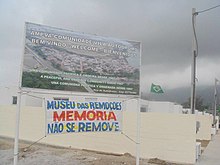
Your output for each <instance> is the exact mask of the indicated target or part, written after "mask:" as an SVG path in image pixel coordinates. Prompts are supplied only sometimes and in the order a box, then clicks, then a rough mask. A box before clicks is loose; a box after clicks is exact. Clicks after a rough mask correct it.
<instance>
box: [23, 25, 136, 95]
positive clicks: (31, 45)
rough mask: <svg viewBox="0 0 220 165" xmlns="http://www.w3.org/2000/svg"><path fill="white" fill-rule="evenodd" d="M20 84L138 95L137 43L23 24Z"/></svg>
mask: <svg viewBox="0 0 220 165" xmlns="http://www.w3.org/2000/svg"><path fill="white" fill-rule="evenodd" d="M23 59H24V60H23V68H22V82H21V87H26V88H37V89H48V90H64V91H75V92H88V93H105V94H120V95H139V86H140V85H139V84H140V42H136V41H126V40H120V39H115V38H111V37H102V36H96V35H90V34H84V33H79V32H73V31H70V30H64V29H59V28H54V27H49V26H44V25H39V24H33V23H26V37H25V48H24V58H23Z"/></svg>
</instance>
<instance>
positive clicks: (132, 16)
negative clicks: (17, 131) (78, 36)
mask: <svg viewBox="0 0 220 165" xmlns="http://www.w3.org/2000/svg"><path fill="white" fill-rule="evenodd" d="M219 4H220V1H219V0H212V1H210V0H62V1H61V0H19V1H18V0H0V22H1V23H0V67H1V68H0V86H11V85H18V79H19V74H20V69H21V68H20V64H21V59H22V55H23V49H24V23H25V22H32V23H37V24H43V25H48V26H52V27H59V28H62V29H68V30H71V31H77V32H84V33H89V34H96V35H101V36H109V37H114V38H119V39H126V40H135V41H140V42H141V43H142V71H141V72H142V73H141V74H142V76H141V88H142V91H145V92H146V91H149V88H150V85H151V83H155V84H158V85H161V86H162V87H163V88H165V89H172V88H179V87H186V86H190V82H191V59H192V53H191V52H192V51H191V50H192V23H191V15H192V8H196V11H201V10H204V9H207V8H210V7H213V6H216V5H219ZM196 32H197V36H198V42H199V56H198V58H197V78H198V85H213V84H214V78H215V77H216V78H219V79H220V66H219V64H220V7H219V8H216V9H213V10H210V11H208V12H204V13H200V14H199V15H198V16H197V17H196Z"/></svg>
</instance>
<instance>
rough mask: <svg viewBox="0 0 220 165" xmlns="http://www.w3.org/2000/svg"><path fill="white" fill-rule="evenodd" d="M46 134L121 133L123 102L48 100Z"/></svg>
mask: <svg viewBox="0 0 220 165" xmlns="http://www.w3.org/2000/svg"><path fill="white" fill-rule="evenodd" d="M45 105H46V116H47V117H46V120H47V121H46V133H47V134H63V133H78V132H120V131H121V130H122V102H121V101H78V100H70V101H69V100H53V99H46V104H45Z"/></svg>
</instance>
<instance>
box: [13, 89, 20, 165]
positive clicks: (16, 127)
mask: <svg viewBox="0 0 220 165" xmlns="http://www.w3.org/2000/svg"><path fill="white" fill-rule="evenodd" d="M21 99H22V91H21V90H20V91H19V92H18V102H17V107H16V122H15V140H14V165H17V164H18V154H19V151H18V142H19V125H20V110H21Z"/></svg>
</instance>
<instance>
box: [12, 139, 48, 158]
mask: <svg viewBox="0 0 220 165" xmlns="http://www.w3.org/2000/svg"><path fill="white" fill-rule="evenodd" d="M45 137H46V135H45V136H43V137H41V138H40V139H38V140H37V141H35V142H33V143H31V144H30V145H29V146H27V147H24V148H21V150H22V149H23V150H24V149H28V148H30V147H31V146H33V145H34V144H36V143H38V142H39V141H41V140H42V139H44V138H45ZM23 152H25V151H21V152H18V153H17V154H14V156H16V155H19V154H21V153H23Z"/></svg>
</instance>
